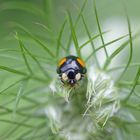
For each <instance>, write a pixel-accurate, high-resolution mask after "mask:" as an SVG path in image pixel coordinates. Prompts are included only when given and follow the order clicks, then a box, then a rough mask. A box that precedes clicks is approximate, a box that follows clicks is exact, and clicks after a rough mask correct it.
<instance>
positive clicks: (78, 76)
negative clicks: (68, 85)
mask: <svg viewBox="0 0 140 140" xmlns="http://www.w3.org/2000/svg"><path fill="white" fill-rule="evenodd" d="M75 79H76V80H77V81H79V80H80V79H81V74H80V73H77V74H76V76H75Z"/></svg>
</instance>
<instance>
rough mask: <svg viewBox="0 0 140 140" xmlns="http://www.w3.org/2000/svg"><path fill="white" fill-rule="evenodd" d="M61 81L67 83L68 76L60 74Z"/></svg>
mask: <svg viewBox="0 0 140 140" xmlns="http://www.w3.org/2000/svg"><path fill="white" fill-rule="evenodd" d="M62 80H64V81H67V80H68V76H67V74H66V73H63V74H62Z"/></svg>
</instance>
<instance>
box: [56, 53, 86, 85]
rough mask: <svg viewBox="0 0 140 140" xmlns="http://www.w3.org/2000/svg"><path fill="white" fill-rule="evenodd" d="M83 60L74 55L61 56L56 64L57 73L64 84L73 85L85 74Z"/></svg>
mask: <svg viewBox="0 0 140 140" xmlns="http://www.w3.org/2000/svg"><path fill="white" fill-rule="evenodd" d="M86 71H87V69H86V67H85V63H84V61H83V60H82V59H81V58H79V57H76V56H72V55H70V56H67V57H64V58H62V59H61V60H60V61H59V63H58V66H57V73H58V74H59V76H60V79H61V81H62V82H63V83H64V84H67V85H70V86H74V85H75V84H76V83H77V82H78V81H80V80H81V79H82V77H84V75H85V74H86Z"/></svg>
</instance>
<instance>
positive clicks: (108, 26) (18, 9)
mask: <svg viewBox="0 0 140 140" xmlns="http://www.w3.org/2000/svg"><path fill="white" fill-rule="evenodd" d="M83 3H84V1H83V0H77V1H76V0H0V65H1V66H5V67H9V68H11V69H16V70H19V71H22V72H27V71H28V70H27V68H26V65H25V62H24V59H23V57H22V55H21V54H22V53H21V50H20V47H19V44H18V41H17V39H16V38H15V35H16V32H18V34H19V36H20V37H21V39H22V41H23V42H24V44H25V45H26V46H28V50H29V51H30V52H31V53H33V54H34V56H35V57H36V58H37V59H38V61H39V62H40V63H41V64H42V65H43V68H44V69H46V71H47V72H48V73H49V75H50V77H51V79H53V78H54V77H55V76H56V75H54V74H53V73H54V72H55V69H56V62H57V61H58V60H57V59H58V58H55V57H53V58H54V59H52V57H50V55H48V54H46V52H45V51H44V50H43V49H40V47H38V46H39V45H38V43H36V41H35V40H34V39H33V38H32V37H31V35H34V36H35V37H36V38H37V39H39V40H40V41H41V43H44V44H45V45H46V46H47V47H48V48H49V49H50V50H51V52H52V53H53V54H55V52H56V47H57V43H58V42H57V39H58V36H59V33H60V28H61V26H62V24H63V23H64V20H65V19H66V17H67V12H66V11H67V10H68V11H69V12H70V13H71V16H72V19H73V21H75V20H76V18H77V16H78V13H79V12H80V9H81V7H82V5H83ZM124 3H125V7H127V8H126V9H127V14H128V16H129V18H130V23H131V29H132V35H133V34H135V33H137V32H139V31H140V8H139V6H140V1H139V0H133V1H132V0H126V1H124V2H123V1H122V0H118V1H117V0H98V1H96V5H97V11H98V16H99V20H100V25H101V27H102V30H103V31H109V33H107V34H105V35H104V39H105V42H108V41H111V40H113V39H115V38H117V37H120V36H122V35H125V34H128V27H127V20H126V16H125V10H124V6H123V4H124ZM83 15H84V19H85V21H86V24H87V26H88V29H89V32H90V34H91V35H92V36H94V35H97V34H98V30H97V23H96V18H95V13H94V10H93V1H92V0H88V1H87V4H86V6H85V8H84V11H83ZM19 25H20V26H22V27H24V28H25V29H27V31H29V32H30V33H31V35H27V32H25V31H23V30H22V29H21V28H19ZM83 28H84V27H83V22H82V20H81V19H80V20H79V22H78V24H77V26H76V32H77V37H78V41H79V42H80V44H82V43H83V42H84V41H86V40H87V39H88V37H87V33H86V32H85V31H83V30H82V29H83ZM69 36H70V29H69V27H68V25H67V24H66V26H65V30H64V33H63V35H62V43H63V45H64V47H66V48H67V46H68V43H69V42H68V39H69ZM100 43H101V42H100V41H98V40H97V41H95V47H96V45H97V46H100V45H99V44H100ZM111 45H112V44H111ZM117 45H119V44H117V43H116V45H112V46H110V47H108V49H107V50H108V52H109V54H111V53H112V52H113V50H114V49H115V48H116V47H117ZM133 48H134V50H133V59H132V62H133V63H137V64H138V65H139V63H140V47H139V37H138V38H137V39H136V40H134V41H133ZM89 51H90V50H89ZM72 52H73V50H72ZM128 54H129V50H128V49H126V50H125V51H124V53H122V54H121V55H120V57H119V58H118V59H117V60H116V61H115V62H114V63H112V65H111V67H115V66H117V65H118V66H119V65H120V64H126V62H127V61H128V57H127V56H128ZM65 55H67V54H65V52H63V51H62V53H61V55H60V58H61V57H63V56H65ZM88 55H89V52H88V51H87V52H86V53H85V56H83V57H84V59H86V57H87V56H88ZM97 56H98V59H99V61H100V65H102V64H103V62H104V61H105V59H104V54H103V53H99V54H97ZM27 59H28V61H29V62H30V64H31V67H32V71H33V72H34V73H35V75H36V76H37V77H39V78H41V80H42V79H43V78H44V77H45V76H44V75H43V74H42V73H43V72H42V71H41V70H40V69H39V68H38V65H36V62H34V61H33V60H32V59H31V58H30V57H29V55H27ZM50 65H51V67H50ZM111 67H110V68H111ZM1 69H2V70H0V91H1V92H2V93H1V94H0V113H1V114H0V140H7V139H8V140H15V139H19V140H21V138H22V131H25V130H26V129H24V128H20V129H18V125H16V124H15V123H14V124H13V123H12V122H10V123H9V122H6V121H4V120H5V119H6V120H9V119H11V118H13V112H14V111H15V110H17V112H18V115H17V116H16V119H14V121H15V120H18V121H22V122H26V123H27V126H26V127H27V129H30V128H31V127H32V124H34V123H36V125H37V124H41V123H42V124H43V125H44V126H43V127H41V126H40V128H44V127H45V125H46V122H44V118H45V117H44V116H43V115H42V116H40V117H39V118H36V117H35V118H34V117H33V116H32V117H33V119H32V120H28V119H27V118H28V117H31V116H30V115H31V114H32V115H33V113H32V112H35V111H36V109H37V108H42V107H44V106H47V105H48V104H49V101H48V99H49V98H48V99H46V97H47V96H48V95H46V90H48V87H47V84H48V83H50V81H51V80H46V79H45V78H44V79H45V80H46V81H44V82H39V80H32V81H30V82H29V84H26V79H25V80H23V81H22V82H20V83H19V85H16V81H18V80H20V79H21V76H20V75H17V74H11V73H8V72H7V71H4V70H3V68H1ZM136 72H137V67H132V68H131V69H129V70H128V72H127V74H126V75H125V76H124V77H123V80H125V81H127V82H128V83H127V84H128V85H129V82H130V84H131V81H133V80H134V78H135V75H136ZM15 73H16V72H15ZM118 73H119V71H117V72H116V75H114V73H113V74H111V75H112V78H113V79H117V76H118ZM44 79H43V80H44ZM11 84H15V85H14V86H11ZM10 86H11V87H10ZM5 89H6V90H5ZM7 89H8V90H7ZM129 89H130V88H128V90H129ZM3 90H5V91H3ZM136 91H137V93H139V91H140V88H139V87H138V86H137V88H136ZM29 93H30V94H29ZM122 93H123V92H122ZM22 95H24V96H23V99H22V101H20V102H19V97H18V96H22ZM139 96H140V94H139ZM139 101H140V100H139V97H138V98H135V97H134V98H132V101H131V103H132V104H133V103H135V105H136V106H139ZM39 105H40V106H39ZM135 105H134V106H135ZM17 106H18V107H17ZM17 108H18V109H17ZM14 109H15V110H14ZM128 110H129V111H130V112H131V113H132V114H134V116H135V117H136V118H137V120H139V121H140V119H139V118H140V113H139V108H138V109H137V110H138V111H135V110H133V108H132V109H131V107H130V108H128ZM29 114H30V115H29ZM22 115H23V116H25V118H24V117H23V116H22ZM21 116H22V117H21ZM128 116H129V113H128ZM26 117H27V118H26ZM129 117H130V118H131V115H130V116H129ZM129 117H128V118H129ZM26 119H27V120H28V121H26ZM47 121H48V120H47ZM23 125H24V124H23ZM28 125H29V126H28ZM120 127H121V126H120ZM22 129H23V130H22ZM124 129H126V132H128V133H130V132H131V131H133V134H132V135H131V137H130V136H128V137H127V133H126V134H122V135H124V137H122V138H123V140H124V139H126V140H127V139H129V140H130V139H132V140H139V139H140V135H139V134H138V132H139V130H140V127H139V125H138V126H137V127H135V126H133V125H130V126H128V129H129V131H128V130H127V128H124ZM44 131H45V130H44V129H41V130H40V132H39V133H42V132H44ZM48 131H49V130H47V132H48ZM120 131H121V129H120ZM33 133H36V131H34V132H33ZM50 133H51V132H50ZM118 133H119V132H118ZM24 135H26V133H25V134H24ZM28 139H29V138H28ZM32 139H34V138H32ZM37 139H38V140H39V139H43V138H41V137H40V138H37ZM44 139H45V138H44ZM50 139H51V138H50ZM52 139H57V138H55V136H54V137H53V138H52ZM114 139H116V140H121V137H118V138H117V137H115V138H114Z"/></svg>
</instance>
